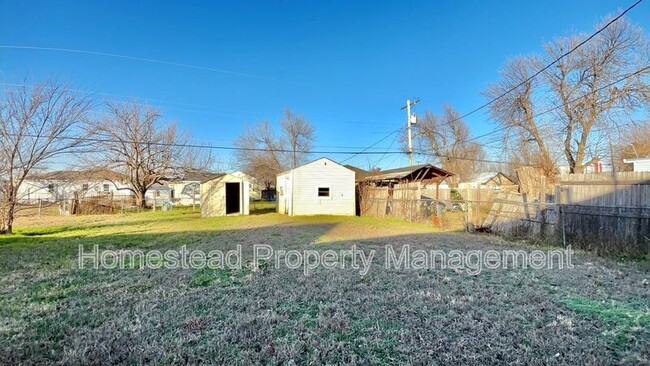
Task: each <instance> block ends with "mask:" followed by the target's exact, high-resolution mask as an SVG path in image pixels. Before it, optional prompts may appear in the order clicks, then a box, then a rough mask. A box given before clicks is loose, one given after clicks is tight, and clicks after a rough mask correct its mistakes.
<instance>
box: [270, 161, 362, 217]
mask: <svg viewBox="0 0 650 366" xmlns="http://www.w3.org/2000/svg"><path fill="white" fill-rule="evenodd" d="M277 186H278V190H279V192H278V194H279V196H278V212H280V213H285V212H286V213H288V214H290V215H349V216H353V215H354V214H355V206H354V200H355V191H354V172H353V171H352V170H350V169H347V168H345V167H343V166H341V165H339V164H337V163H335V162H333V161H331V160H329V159H325V158H323V159H319V160H316V161H314V162H311V163H309V164H306V165H303V166H300V167H298V168H296V169H293V171H289V172H288V173H285V174H283V175H279V176H278V182H277ZM318 187H328V188H329V189H330V197H318Z"/></svg>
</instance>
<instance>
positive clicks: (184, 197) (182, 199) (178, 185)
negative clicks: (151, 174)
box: [168, 172, 218, 206]
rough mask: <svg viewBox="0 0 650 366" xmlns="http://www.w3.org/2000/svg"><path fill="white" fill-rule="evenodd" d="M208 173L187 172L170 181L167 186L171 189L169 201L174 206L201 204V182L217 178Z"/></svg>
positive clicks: (213, 174)
mask: <svg viewBox="0 0 650 366" xmlns="http://www.w3.org/2000/svg"><path fill="white" fill-rule="evenodd" d="M217 175H218V174H215V173H208V172H187V173H185V174H183V176H182V177H179V178H177V179H172V180H170V181H169V183H168V186H169V188H171V190H172V191H171V193H170V195H171V199H172V201H173V202H174V203H175V204H178V205H183V206H191V205H194V204H198V203H200V202H201V182H203V181H205V180H208V179H210V178H212V177H215V176H217Z"/></svg>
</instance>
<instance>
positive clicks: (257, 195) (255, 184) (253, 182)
mask: <svg viewBox="0 0 650 366" xmlns="http://www.w3.org/2000/svg"><path fill="white" fill-rule="evenodd" d="M230 175H232V176H234V177H237V178H242V179H243V180H245V181H247V182H248V184H249V185H250V187H251V188H250V189H251V193H250V197H251V199H253V200H260V199H262V190H261V186H260V184H259V181H258V180H257V178H255V177H253V176H251V175H248V174H246V173H244V172H241V171H236V172H234V173H230Z"/></svg>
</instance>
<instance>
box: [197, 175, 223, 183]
mask: <svg viewBox="0 0 650 366" xmlns="http://www.w3.org/2000/svg"><path fill="white" fill-rule="evenodd" d="M226 175H229V174H226V173H219V174H214V175H212V176H211V177H209V178H207V179H204V180H202V181H201V183H205V182H209V181H211V180H213V179H217V178H221V177H224V176H226Z"/></svg>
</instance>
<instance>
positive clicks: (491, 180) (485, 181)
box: [458, 172, 515, 190]
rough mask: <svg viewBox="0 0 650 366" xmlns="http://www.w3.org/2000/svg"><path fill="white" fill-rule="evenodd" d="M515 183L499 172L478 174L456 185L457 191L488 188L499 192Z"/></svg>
mask: <svg viewBox="0 0 650 366" xmlns="http://www.w3.org/2000/svg"><path fill="white" fill-rule="evenodd" d="M514 184H515V182H514V181H513V180H512V179H510V178H508V177H507V176H506V175H505V174H503V173H501V172H487V173H478V174H475V175H473V176H472V177H470V178H469V179H468V180H466V181H464V182H460V183H458V189H461V190H462V189H467V188H486V189H487V188H489V189H494V190H500V189H501V187H502V186H512V185H514Z"/></svg>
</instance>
